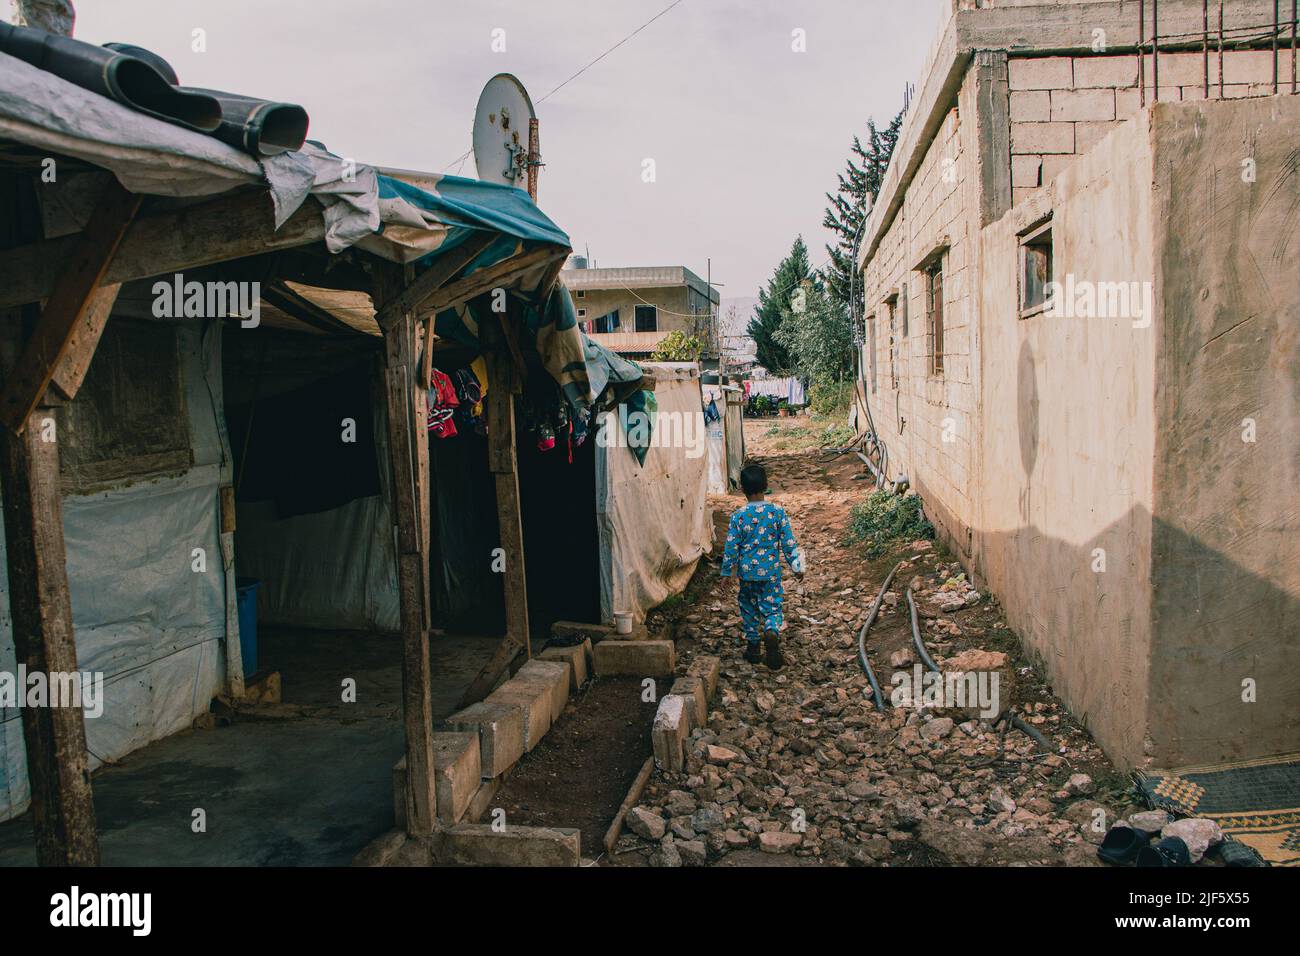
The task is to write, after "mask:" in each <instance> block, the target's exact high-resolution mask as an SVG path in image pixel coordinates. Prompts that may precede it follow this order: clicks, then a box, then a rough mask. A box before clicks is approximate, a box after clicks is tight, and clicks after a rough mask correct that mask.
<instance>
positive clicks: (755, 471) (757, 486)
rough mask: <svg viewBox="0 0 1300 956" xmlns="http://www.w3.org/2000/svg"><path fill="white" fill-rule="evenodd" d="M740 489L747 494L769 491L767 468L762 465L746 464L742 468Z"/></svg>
mask: <svg viewBox="0 0 1300 956" xmlns="http://www.w3.org/2000/svg"><path fill="white" fill-rule="evenodd" d="M740 490H741V491H743V492H744V493H745V494H747V495H761V494H762V493H763V492H765V491H767V469H766V468H764V467H763V466H762V465H746V466H745V467H744V468H742V469H740Z"/></svg>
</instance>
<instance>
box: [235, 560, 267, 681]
mask: <svg viewBox="0 0 1300 956" xmlns="http://www.w3.org/2000/svg"><path fill="white" fill-rule="evenodd" d="M261 586H262V582H261V581H259V580H258V579H257V578H236V579H235V603H236V606H237V607H238V608H239V653H240V656H241V657H243V659H244V676H245V677H252V676H253V675H254V674H256V673H257V589H258V588H259V587H261Z"/></svg>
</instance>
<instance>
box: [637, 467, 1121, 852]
mask: <svg viewBox="0 0 1300 956" xmlns="http://www.w3.org/2000/svg"><path fill="white" fill-rule="evenodd" d="M776 470H777V472H778V474H779V471H780V464H779V463H778V464H777V466H776ZM778 483H779V478H778ZM809 484H814V483H812V482H805V483H804V485H805V486H806V485H809ZM846 484H847V483H846ZM853 497H854V496H853V493H852V492H840V491H837V490H835V489H834V488H826V487H816V486H815V484H814V486H813V487H810V488H809V487H805V488H801V489H800V490H796V491H791V492H789V493H786V494H780V493H778V494H777V495H775V496H774V499H775V500H777V501H778V502H779V503H781V504H783V505H784V506H785V508H786V510H787V512H788V513H789V514H790V517H791V521H792V524H793V526H794V529H795V532H796V535H797V536H798V537H799V538H800V541H801V545H802V547H803V548H804V550H805V553H806V554H807V556H808V560H809V572H808V575H807V577H806V579H805V580H804V581H803V582H802V583H796V582H794V581H793V580H787V583H786V609H785V613H786V622H787V631H786V637H787V639H786V641H785V642H784V643H785V649H786V658H787V664H786V667H785V668H784V669H782V670H780V671H775V672H773V671H769V670H768V669H767V668H766V667H764V666H762V665H757V666H756V665H751V664H748V663H746V662H745V661H744V660H743V659H742V658H741V656H740V652H741V650H742V649H743V644H742V642H741V638H740V620H739V616H738V612H737V610H736V607H735V605H734V603H732V602H730V601H728V600H726V599H723V598H720V597H718V596H716V595H715V594H714V593H712V591H711V589H706V590H705V592H704V593H705V596H704V597H703V598H702V599H701V600H700V601H699V602H697V604H696V606H695V607H693V608H691V609H690V610H689V611H688V612H687V613H685V614H684V616H683V617H682V618H681V620H680V621H679V622H678V627H677V632H678V636H679V638H685V639H686V640H685V641H684V642H683V645H682V646H683V647H684V648H685V651H684V653H683V655H682V660H681V663H680V665H679V671H681V670H684V669H685V668H686V667H687V666H688V665H689V663H690V661H691V659H692V657H693V656H696V655H713V656H717V657H718V658H719V659H720V661H721V679H720V686H719V692H718V696H717V697H716V698H715V699H714V700H713V702H712V704H711V706H710V708H709V710H708V712H707V720H706V721H705V722H704V723H703V725H702V726H698V727H696V728H695V729H694V730H693V731H692V732H691V733H690V735H689V737H688V738H687V740H686V741H685V751H684V753H685V760H684V765H683V766H682V767H681V769H680V771H678V772H674V771H673V770H668V769H665V768H662V767H661V768H660V769H659V771H658V772H656V774H655V776H654V778H653V779H652V781H651V783H650V784H649V786H648V787H647V789H646V791H645V793H644V794H643V796H642V798H641V801H640V805H639V806H637V807H635V808H633V810H632V811H631V812H630V813H629V815H628V817H627V826H628V828H629V829H630V830H631V835H628V836H625V837H624V838H623V840H622V841H621V843H620V845H619V847H618V849H617V850H616V854H618V855H623V854H630V853H633V852H635V851H640V853H641V854H642V855H643V856H644V857H645V858H646V859H647V860H648V862H650V863H651V864H653V865H661V866H678V865H702V864H706V863H712V862H715V861H717V860H718V859H719V858H721V857H724V856H726V855H727V854H730V853H733V852H735V851H738V850H746V851H751V852H752V851H762V852H766V853H774V854H794V855H796V856H800V857H811V858H816V860H818V861H821V862H825V863H831V864H889V865H900V864H909V863H910V864H929V863H944V862H951V863H955V864H997V863H1028V864H1034V863H1039V864H1051V863H1056V864H1059V863H1069V864H1086V865H1092V864H1095V863H1096V862H1097V861H1096V846H1095V844H1099V843H1100V842H1101V840H1102V838H1103V837H1104V835H1105V833H1106V831H1107V829H1108V828H1109V827H1110V826H1111V824H1112V823H1114V822H1115V820H1116V819H1118V818H1120V817H1122V816H1123V814H1122V813H1117V812H1116V809H1117V808H1118V806H1119V805H1120V804H1122V803H1123V802H1124V800H1125V797H1124V796H1123V795H1122V793H1123V790H1124V789H1126V787H1125V786H1124V785H1123V781H1122V779H1120V778H1118V777H1117V776H1116V775H1115V774H1114V773H1113V770H1112V769H1111V768H1110V766H1109V764H1108V763H1107V762H1106V759H1105V757H1104V756H1103V755H1102V753H1101V751H1100V749H1099V748H1098V747H1097V746H1096V744H1095V743H1094V742H1093V741H1092V740H1091V738H1090V737H1089V736H1088V735H1087V734H1086V732H1084V731H1083V730H1082V729H1081V728H1079V727H1077V726H1076V725H1075V724H1074V723H1073V722H1072V721H1071V719H1070V718H1069V715H1068V713H1067V712H1066V711H1065V709H1064V708H1063V706H1062V705H1061V704H1060V702H1059V701H1057V700H1056V699H1055V698H1053V697H1052V696H1051V695H1050V693H1048V692H1047V690H1046V688H1045V687H1044V686H1043V684H1042V681H1041V680H1040V679H1039V678H1038V676H1037V675H1036V674H1035V672H1034V670H1033V668H1032V667H1030V666H1029V665H1028V664H1027V663H1026V662H1024V661H1021V660H1018V659H1017V658H1016V655H1017V654H1018V653H1019V651H1018V647H1017V645H1016V643H1015V640H1014V638H1013V637H1012V636H1011V635H1010V633H1009V632H1007V631H1006V630H1005V628H1004V627H1003V626H1002V622H1001V621H999V620H996V618H998V617H999V616H1000V615H999V612H998V609H997V606H996V604H994V603H992V602H991V601H990V600H989V598H988V597H987V596H985V595H981V594H980V592H979V591H977V590H976V589H975V588H973V587H971V586H970V584H969V583H968V582H967V580H966V578H965V576H964V574H963V573H962V571H961V569H960V567H959V566H957V565H955V564H952V563H949V562H946V561H944V560H943V559H942V557H941V555H940V554H939V552H938V550H937V549H935V548H934V547H933V545H932V544H931V543H930V542H914V543H913V544H912V545H911V546H908V547H905V548H904V549H902V551H901V552H900V556H901V557H902V560H903V566H902V567H900V569H899V571H898V573H897V574H896V575H895V579H894V584H893V586H894V588H896V589H897V590H895V591H892V592H890V593H887V594H886V595H885V596H884V601H883V606H882V609H881V614H880V616H879V617H878V619H877V621H876V623H875V625H874V626H873V628H872V631H871V635H870V638H869V641H868V652H869V654H870V656H871V658H872V661H873V667H874V668H875V670H876V672H877V674H878V676H879V679H880V682H881V684H882V686H883V690H884V693H885V695H886V696H887V697H895V696H896V694H897V691H894V692H893V693H891V690H892V685H893V684H894V683H895V682H896V681H897V680H901V678H897V675H898V674H899V673H906V674H912V673H915V672H919V670H920V668H919V667H918V666H917V664H916V661H915V660H914V659H913V652H912V646H911V628H910V620H909V612H908V607H907V602H906V599H905V593H906V588H908V587H910V588H911V589H912V591H913V594H914V597H915V600H916V603H917V606H918V613H919V616H920V618H921V619H922V621H923V625H922V630H923V634H924V635H925V641H926V644H927V647H928V650H929V653H930V654H931V655H932V656H933V657H934V658H935V660H936V661H937V662H938V664H939V666H940V667H941V668H942V669H943V670H944V671H945V672H947V671H952V670H972V671H973V670H985V671H993V672H996V673H997V674H998V675H999V677H1000V678H1001V680H1002V682H1003V683H1002V686H1001V689H1000V693H1001V703H1000V705H999V707H998V708H997V711H996V712H994V713H983V714H981V713H979V712H978V711H977V710H975V709H973V708H970V707H966V708H964V709H958V708H952V707H949V708H946V709H945V708H943V707H931V706H926V705H925V701H924V700H923V699H922V700H915V701H913V700H911V699H910V698H908V697H907V696H906V695H904V696H903V697H902V698H901V700H902V703H903V704H904V706H894V703H893V702H891V701H886V702H884V709H883V710H877V709H876V707H875V706H874V705H873V701H872V692H871V688H870V685H869V683H868V681H867V678H866V676H865V675H864V674H863V673H862V671H861V669H860V667H859V666H858V664H857V632H858V629H859V627H860V626H861V624H862V622H863V620H864V619H865V615H866V607H867V606H868V605H869V604H870V602H871V599H872V598H874V596H875V593H876V590H877V589H878V588H879V582H880V580H881V579H883V577H884V574H883V573H882V572H880V571H879V569H878V568H877V569H876V570H873V569H872V568H871V567H868V566H867V565H866V563H865V562H864V561H863V560H862V558H861V557H860V555H859V554H857V553H856V552H855V550H854V549H853V547H852V546H851V545H850V544H848V543H846V542H845V541H844V540H843V530H842V529H843V528H844V526H845V520H846V518H847V512H848V508H849V505H850V503H851V501H852V500H853ZM733 504H734V502H730V501H726V500H719V501H717V502H715V506H717V507H719V508H724V509H729V506H730V505H733ZM724 514H725V511H724ZM894 560H898V557H896V558H895V559H894ZM885 567H886V570H887V568H888V565H886V566H885ZM707 573H708V574H710V575H711V574H712V573H713V572H712V571H711V570H710V571H708V572H707ZM995 645H996V646H995ZM908 669H914V670H908ZM1008 706H1013V707H1014V709H1015V712H1016V714H1017V716H1018V717H1019V718H1020V720H1021V721H1023V722H1024V723H1025V724H1026V725H1028V726H1030V727H1033V728H1035V729H1036V730H1038V731H1040V732H1041V733H1042V734H1043V735H1045V737H1046V739H1047V741H1048V742H1049V746H1050V748H1051V752H1044V750H1043V748H1042V747H1041V746H1040V744H1038V743H1036V742H1035V740H1034V739H1032V738H1031V737H1030V736H1029V735H1028V734H1027V733H1025V732H1024V731H1023V730H1020V729H1013V728H1012V727H1011V723H1010V721H1009V720H1003V721H1001V722H997V718H998V716H999V715H1000V714H1001V713H1002V712H1004V711H1005V710H1006V709H1007V707H1008ZM1094 778H1097V779H1099V780H1100V781H1101V785H1099V784H1098V782H1097V781H1096V780H1095V779H1094ZM1117 783H1118V786H1115V784H1117ZM1107 784H1110V785H1111V786H1113V790H1112V789H1108V787H1107Z"/></svg>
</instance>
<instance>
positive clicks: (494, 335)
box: [479, 316, 533, 658]
mask: <svg viewBox="0 0 1300 956" xmlns="http://www.w3.org/2000/svg"><path fill="white" fill-rule="evenodd" d="M515 324H516V323H515V322H513V321H510V320H507V318H506V317H505V316H502V328H500V329H497V328H495V327H494V326H492V325H491V324H490V323H484V324H483V325H482V326H481V327H480V328H479V336H480V339H481V341H482V342H483V344H484V347H485V352H484V359H485V360H486V362H487V369H488V391H487V404H488V408H487V412H488V470H489V471H490V472H491V473H492V479H493V482H494V483H495V485H496V499H497V525H498V528H499V534H500V547H501V549H502V551H503V552H504V556H505V580H504V582H503V585H502V586H503V589H504V597H505V612H506V634H505V636H506V640H507V641H510V642H512V643H513V644H515V645H517V646H518V647H520V648H522V649H523V652H524V654H525V655H526V656H527V657H529V658H531V657H532V656H533V651H532V641H531V639H530V636H529V626H528V577H527V572H526V567H525V562H524V530H523V517H522V514H521V512H520V507H519V462H518V457H517V455H516V453H515V442H516V437H515V395H517V394H519V393H520V392H522V391H523V382H522V380H521V378H520V376H519V372H518V370H517V369H516V368H515V364H514V361H513V359H512V357H511V355H510V351H509V349H508V348H507V346H506V341H508V338H509V336H510V335H511V333H512V332H513V326H514V325H515Z"/></svg>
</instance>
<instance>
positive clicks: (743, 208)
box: [4, 0, 948, 311]
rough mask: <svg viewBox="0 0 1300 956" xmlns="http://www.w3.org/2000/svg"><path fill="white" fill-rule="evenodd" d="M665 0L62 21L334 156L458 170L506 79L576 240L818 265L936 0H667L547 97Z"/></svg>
mask: <svg viewBox="0 0 1300 956" xmlns="http://www.w3.org/2000/svg"><path fill="white" fill-rule="evenodd" d="M672 2H673V0H531V2H522V0H473V2H467V0H79V2H77V3H76V8H77V25H76V32H75V36H76V37H77V38H78V39H82V40H86V41H88V42H92V43H105V42H109V41H114V40H116V41H124V42H130V43H136V44H139V45H141V46H144V47H147V48H149V49H151V50H153V51H155V52H157V53H159V54H161V55H162V56H163V57H165V58H166V59H167V60H168V61H170V62H171V64H172V66H173V67H174V68H175V70H176V72H177V73H178V74H179V76H180V80H181V83H182V84H185V85H190V86H204V87H212V88H217V89H225V90H230V91H234V92H239V93H246V94H249V95H255V96H259V97H263V98H268V99H280V100H286V101H289V102H296V103H300V104H302V105H303V106H304V107H306V109H307V111H308V113H309V114H310V116H311V130H310V133H309V134H308V135H309V136H310V137H311V138H312V139H316V140H320V141H322V142H324V143H325V145H326V146H327V147H328V148H329V149H331V150H332V151H333V152H335V153H337V154H339V155H342V156H347V157H352V158H355V159H357V160H359V161H361V162H367V163H372V164H375V165H383V166H395V167H403V168H408V169H418V170H425V171H432V172H451V173H457V172H458V173H459V174H460V175H465V176H474V175H475V167H474V159H473V157H472V156H471V157H469V158H468V159H466V160H464V161H463V162H457V160H458V159H459V157H461V155H462V154H463V153H465V152H466V151H467V150H468V149H469V140H470V128H471V124H472V120H473V114H474V106H475V103H476V102H477V100H478V95H479V92H480V91H481V89H482V87H483V84H484V83H486V82H487V80H488V79H489V78H491V77H492V76H493V75H494V74H496V73H501V72H508V73H513V74H515V75H516V76H518V77H519V79H520V80H521V81H522V82H523V83H524V85H525V86H526V87H527V88H528V90H529V92H530V94H531V96H532V99H533V102H534V104H535V105H536V107H537V113H538V117H539V119H540V136H541V148H542V159H543V161H544V162H545V163H546V164H547V165H546V168H545V169H543V170H542V171H541V177H540V183H539V188H538V202H539V205H540V206H541V208H542V209H543V211H545V212H546V213H547V215H549V216H550V217H551V218H552V219H553V220H554V221H555V222H556V223H557V224H558V225H559V226H560V227H561V228H562V229H564V230H565V231H566V232H567V233H568V234H569V236H570V238H571V239H572V242H573V247H574V250H575V251H576V252H578V253H583V252H584V251H587V250H589V251H590V256H591V258H592V260H593V262H594V264H595V265H597V266H607V267H608V266H655V265H685V266H687V267H688V268H690V269H692V270H693V271H695V272H697V273H698V274H700V275H701V276H703V275H704V274H705V272H706V270H707V263H708V260H709V259H710V258H711V259H712V274H713V278H714V280H715V282H717V283H719V284H721V289H720V292H721V294H722V296H723V297H724V300H726V299H743V298H749V297H752V296H754V295H756V294H757V292H758V289H759V288H760V286H761V285H763V284H764V283H765V282H766V281H767V279H768V277H769V276H770V275H771V273H772V271H773V269H774V268H775V266H776V264H777V263H778V262H779V261H780V259H781V258H782V257H783V256H784V255H785V253H786V252H788V251H789V248H790V245H791V243H792V242H793V241H794V238H795V236H796V235H798V234H801V233H802V234H803V236H804V238H805V240H806V241H807V243H808V246H809V249H810V253H811V255H812V259H813V262H814V264H819V263H821V262H822V261H823V260H824V259H825V257H826V256H825V251H824V249H823V246H824V244H825V243H826V242H827V241H829V235H828V233H827V232H826V230H825V229H823V228H822V225H821V222H822V215H823V211H824V208H825V206H826V199H825V196H824V194H825V193H826V192H827V191H829V190H833V189H834V188H835V185H836V175H837V174H838V173H839V172H841V171H842V169H843V167H844V163H845V160H846V159H847V157H848V152H849V144H850V142H851V140H852V137H853V136H854V135H855V134H860V133H861V132H862V131H863V130H864V129H865V126H866V121H867V119H868V117H874V118H875V120H876V122H877V123H879V124H882V125H883V124H885V123H887V122H888V121H889V120H890V119H891V118H892V117H893V115H894V114H895V113H896V112H897V111H898V109H899V108H900V107H901V106H902V99H903V90H904V84H905V83H907V82H914V83H915V82H917V81H918V79H919V76H918V75H919V73H920V70H921V68H922V66H923V64H924V61H925V58H926V55H927V53H928V52H929V50H930V48H931V46H932V45H933V44H934V42H935V37H936V34H937V31H938V27H939V18H940V7H941V5H942V4H943V3H945V2H948V0H679V2H677V3H676V5H675V6H672V8H671V9H670V10H668V12H666V13H664V14H663V15H662V16H661V17H659V18H658V19H657V20H655V21H654V22H653V23H651V24H650V25H649V26H647V27H645V29H644V30H642V31H641V32H640V33H638V34H636V35H635V36H632V37H631V38H630V39H628V40H627V42H625V43H624V44H623V45H621V46H619V47H618V48H617V49H614V50H613V51H612V52H610V53H609V54H608V55H607V56H606V57H605V58H604V59H602V60H600V62H598V63H596V64H594V65H593V66H591V67H590V68H589V69H587V70H586V71H585V72H583V73H582V74H581V75H580V76H578V77H577V78H575V79H573V80H572V81H571V82H569V83H567V85H564V86H563V87H562V88H560V89H559V90H558V91H557V92H554V93H553V94H552V95H549V96H548V95H547V94H548V93H550V91H552V90H553V89H554V88H555V87H557V86H560V84H561V83H563V81H565V80H566V79H568V78H569V77H570V76H571V75H572V74H574V73H576V72H577V71H578V70H580V69H581V68H582V67H583V66H584V65H586V64H587V63H589V62H590V61H591V60H593V59H595V58H596V57H597V56H599V55H600V54H601V53H602V52H604V51H606V50H608V49H609V48H610V47H612V46H614V45H615V44H616V43H618V42H619V41H620V40H622V39H624V38H625V37H628V35H629V34H631V33H632V32H633V31H634V30H636V29H637V28H638V27H640V26H642V25H643V24H645V23H646V21H648V20H650V19H651V18H652V17H654V16H655V14H657V13H659V12H661V11H663V10H664V9H665V8H667V7H669V6H670V4H672ZM4 6H5V7H6V8H7V7H8V4H4ZM4 13H5V15H6V16H7V13H8V11H7V9H6V10H4ZM195 29H202V30H203V31H205V39H206V50H204V51H203V52H196V51H195V50H194V49H193V48H192V47H193V41H192V37H193V31H194V30H195ZM498 30H500V31H504V35H502V34H501V33H496V34H495V39H496V41H497V43H496V45H497V46H498V47H499V46H500V45H501V39H502V37H504V46H505V49H504V51H500V50H497V51H494V49H493V41H494V31H498ZM796 30H802V31H803V37H804V46H805V49H804V51H803V52H796V51H795V49H793V47H794V46H795V45H797V44H796V39H795V36H794V31H796ZM647 159H652V160H653V161H654V181H652V182H646V181H644V177H643V171H644V169H645V168H646V166H645V160H647ZM724 311H725V301H724Z"/></svg>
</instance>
